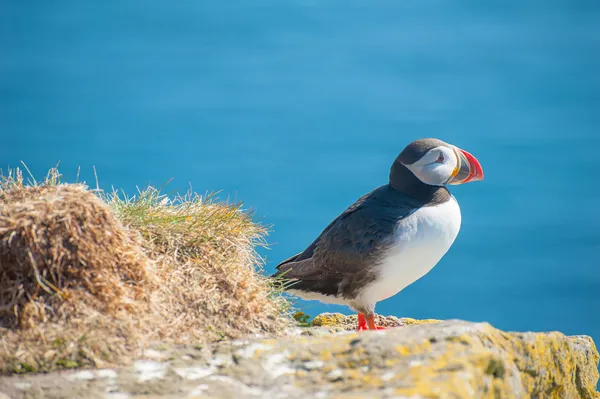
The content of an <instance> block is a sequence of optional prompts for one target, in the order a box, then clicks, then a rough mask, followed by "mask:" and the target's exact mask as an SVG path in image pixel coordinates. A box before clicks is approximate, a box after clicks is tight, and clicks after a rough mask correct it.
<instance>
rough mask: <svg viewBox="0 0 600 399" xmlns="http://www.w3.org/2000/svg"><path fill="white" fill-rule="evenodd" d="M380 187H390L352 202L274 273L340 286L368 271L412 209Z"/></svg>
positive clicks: (294, 278)
mask: <svg viewBox="0 0 600 399" xmlns="http://www.w3.org/2000/svg"><path fill="white" fill-rule="evenodd" d="M383 190H386V191H387V190H389V189H388V188H387V187H385V186H384V187H380V188H379V189H377V190H375V191H373V192H371V193H369V194H367V195H365V196H364V197H362V198H360V199H359V200H358V201H356V202H355V203H354V204H352V205H351V206H350V207H349V208H348V209H346V210H345V211H344V212H343V213H342V214H341V215H339V216H338V217H337V218H336V219H335V220H334V221H333V222H331V223H330V224H329V226H327V227H326V228H325V230H323V232H322V233H321V235H319V237H318V238H317V239H316V240H315V241H314V242H313V243H312V244H311V245H310V246H309V247H308V248H306V249H305V250H304V251H303V252H301V253H299V254H297V255H295V256H293V257H291V258H289V259H287V260H285V261H283V262H281V263H280V264H279V265H278V266H277V269H278V272H277V273H276V274H275V275H274V276H281V277H283V278H285V279H286V280H287V279H290V280H304V281H314V280H321V281H330V282H332V283H336V285H338V286H339V284H340V283H341V282H342V281H343V280H344V279H346V280H347V279H353V278H354V277H355V275H359V274H362V273H364V272H366V271H368V269H369V266H371V265H372V264H373V263H375V262H376V261H377V256H379V255H380V254H382V253H383V252H384V251H385V249H386V247H389V246H391V245H393V243H394V231H395V228H396V226H397V224H398V222H399V221H401V220H402V219H403V218H405V217H406V216H408V215H409V214H410V213H411V212H412V211H413V209H414V208H413V207H412V206H409V205H402V203H399V202H397V201H393V203H390V201H389V193H387V195H382V194H385V192H384V193H382V191H383ZM380 250H381V251H380ZM296 287H297V286H294V287H293V288H296Z"/></svg>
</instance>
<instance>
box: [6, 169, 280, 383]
mask: <svg viewBox="0 0 600 399" xmlns="http://www.w3.org/2000/svg"><path fill="white" fill-rule="evenodd" d="M265 234H266V231H265V229H264V228H263V227H261V226H260V225H258V224H256V223H254V222H253V221H252V218H251V216H250V215H248V214H247V213H245V212H243V211H242V210H241V209H240V206H239V205H235V204H225V203H218V202H215V201H213V200H212V198H211V197H210V196H209V197H202V196H199V195H196V194H194V193H191V192H190V193H188V194H186V195H185V196H182V197H176V198H169V197H167V196H164V195H161V194H160V192H159V190H157V189H154V188H148V189H146V190H144V191H141V192H140V193H139V194H138V195H137V196H135V197H131V198H128V197H126V196H124V195H119V194H118V193H112V194H110V195H101V196H98V195H96V194H94V193H93V192H91V191H88V190H87V189H86V187H85V186H83V185H80V184H62V183H61V182H60V176H59V175H58V171H56V170H55V169H53V170H51V172H50V173H49V175H48V177H47V178H46V179H45V181H44V182H42V183H40V184H38V183H33V184H25V183H24V181H23V178H22V176H21V173H20V171H18V170H14V171H11V172H10V173H9V175H8V176H2V180H1V181H0V372H1V373H3V374H5V373H13V372H27V371H47V370H52V369H56V368H68V367H77V366H85V365H91V366H101V365H104V364H105V363H107V362H108V363H113V362H126V361H127V359H129V358H131V357H132V356H135V355H136V353H137V351H138V350H139V349H140V348H142V347H144V346H145V345H147V344H148V343H150V342H151V341H157V340H161V341H163V342H185V343H196V344H197V343H206V342H211V341H215V340H220V339H224V338H234V337H240V336H243V335H245V334H248V333H256V332H263V333H265V332H266V333H277V332H280V331H281V330H282V329H283V327H285V326H287V325H288V323H289V317H288V316H287V306H286V302H285V301H284V300H283V299H282V298H281V297H280V296H279V295H277V293H276V292H274V289H273V288H272V287H271V286H270V285H269V283H268V281H267V280H266V279H265V278H264V277H262V275H261V274H260V273H258V272H257V265H258V266H260V265H261V259H260V258H259V257H258V255H257V254H256V252H255V250H254V249H255V246H256V245H261V244H264V236H265Z"/></svg>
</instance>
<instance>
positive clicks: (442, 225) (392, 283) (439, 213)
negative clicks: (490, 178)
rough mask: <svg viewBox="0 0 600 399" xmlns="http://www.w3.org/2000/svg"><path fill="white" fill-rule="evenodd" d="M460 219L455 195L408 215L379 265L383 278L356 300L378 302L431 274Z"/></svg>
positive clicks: (450, 241)
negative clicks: (392, 244) (394, 241)
mask: <svg viewBox="0 0 600 399" xmlns="http://www.w3.org/2000/svg"><path fill="white" fill-rule="evenodd" d="M460 223H461V215H460V207H459V206H458V202H457V201H456V199H455V198H454V197H451V198H450V200H449V201H446V202H444V203H443V204H439V205H435V206H428V207H423V208H419V209H418V210H417V211H415V212H414V213H413V214H411V215H410V216H408V217H407V218H406V219H405V220H403V221H402V223H400V224H399V225H398V228H397V231H396V233H395V236H394V238H395V240H396V243H395V245H394V246H393V247H392V248H391V249H389V250H388V251H387V253H386V255H384V257H383V260H382V262H381V263H380V265H379V266H378V267H376V268H375V271H376V272H377V273H378V274H379V278H378V279H377V280H375V281H374V282H373V283H371V284H369V285H368V286H367V287H366V288H365V289H364V290H363V291H362V293H361V294H360V295H359V297H358V298H357V299H356V302H358V303H361V304H364V305H374V304H375V303H377V302H379V301H381V300H383V299H386V298H389V297H391V296H393V295H395V294H397V293H398V292H400V291H401V290H402V289H404V288H405V287H407V286H408V285H410V284H412V283H414V282H415V281H416V280H418V279H419V278H421V277H423V276H424V275H425V274H427V273H428V272H429V271H430V270H431V269H432V268H433V267H434V266H435V265H436V264H437V263H438V262H439V260H440V259H441V258H442V257H443V256H444V254H445V253H446V252H447V251H448V249H450V246H451V245H452V243H453V242H454V240H455V239H456V236H457V235H458V231H459V230H460Z"/></svg>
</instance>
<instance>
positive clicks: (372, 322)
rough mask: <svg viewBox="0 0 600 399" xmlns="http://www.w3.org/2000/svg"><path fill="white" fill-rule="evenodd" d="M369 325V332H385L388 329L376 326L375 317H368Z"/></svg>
mask: <svg viewBox="0 0 600 399" xmlns="http://www.w3.org/2000/svg"><path fill="white" fill-rule="evenodd" d="M367 325H368V326H369V330H385V329H387V327H380V326H376V325H375V316H369V317H367Z"/></svg>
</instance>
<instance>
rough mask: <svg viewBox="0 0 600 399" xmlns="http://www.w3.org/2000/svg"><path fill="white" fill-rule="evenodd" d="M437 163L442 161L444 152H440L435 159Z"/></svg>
mask: <svg viewBox="0 0 600 399" xmlns="http://www.w3.org/2000/svg"><path fill="white" fill-rule="evenodd" d="M435 162H437V163H444V153H443V152H440V156H439V157H438V159H436V160H435Z"/></svg>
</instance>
